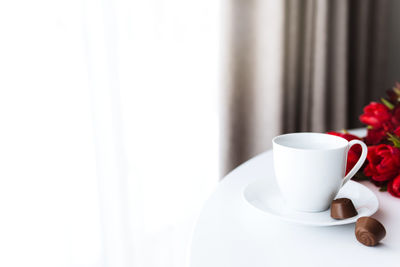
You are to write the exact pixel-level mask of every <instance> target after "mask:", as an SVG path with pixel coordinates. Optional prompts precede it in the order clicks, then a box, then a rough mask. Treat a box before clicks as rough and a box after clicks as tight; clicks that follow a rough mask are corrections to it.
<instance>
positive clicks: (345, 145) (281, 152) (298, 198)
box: [272, 133, 368, 212]
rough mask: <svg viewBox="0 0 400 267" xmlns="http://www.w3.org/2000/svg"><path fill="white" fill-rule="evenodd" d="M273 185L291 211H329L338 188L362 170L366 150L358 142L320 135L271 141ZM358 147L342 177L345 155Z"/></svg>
mask: <svg viewBox="0 0 400 267" xmlns="http://www.w3.org/2000/svg"><path fill="white" fill-rule="evenodd" d="M272 144H273V156H274V169H275V176H276V181H277V183H278V186H279V189H280V191H281V193H282V196H283V198H284V199H285V201H286V202H287V204H288V206H289V207H291V208H292V209H295V210H298V211H304V212H319V211H324V210H326V209H328V208H329V205H330V203H331V202H332V200H333V199H334V198H335V196H336V195H337V193H338V192H339V190H340V188H341V187H342V186H343V185H344V184H345V183H347V182H348V181H349V180H350V179H351V178H352V177H353V176H354V174H356V173H357V171H358V170H359V169H360V168H361V166H362V164H363V163H364V161H365V158H366V157H367V151H368V149H367V146H366V145H365V144H364V143H363V142H361V141H360V140H352V141H350V142H348V141H347V140H346V139H344V138H341V137H338V136H334V135H329V134H323V133H291V134H284V135H280V136H277V137H275V138H274V139H273V140H272ZM356 144H358V145H361V147H362V153H361V157H360V158H359V160H358V162H357V163H356V165H355V166H354V167H353V169H351V170H350V171H349V173H348V174H347V175H346V177H345V171H346V161H347V153H348V151H349V149H350V147H352V146H353V145H356Z"/></svg>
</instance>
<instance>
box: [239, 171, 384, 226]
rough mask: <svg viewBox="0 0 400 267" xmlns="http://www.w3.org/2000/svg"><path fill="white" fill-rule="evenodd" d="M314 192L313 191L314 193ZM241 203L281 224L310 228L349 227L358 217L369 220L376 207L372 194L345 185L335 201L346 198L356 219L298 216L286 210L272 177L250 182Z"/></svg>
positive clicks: (324, 214)
mask: <svg viewBox="0 0 400 267" xmlns="http://www.w3.org/2000/svg"><path fill="white" fill-rule="evenodd" d="M316 190H317V189H316ZM243 196H244V199H245V200H246V201H247V202H248V203H249V204H250V205H251V206H253V207H255V208H256V209H258V210H259V211H262V212H265V213H268V214H270V215H273V216H277V217H279V218H281V219H283V220H286V221H290V222H294V223H299V224H305V225H313V226H333V225H341V224H349V223H354V222H356V221H357V219H358V218H359V217H363V216H371V215H372V214H374V213H375V212H376V211H377V210H378V207H379V202H378V199H377V198H376V196H375V194H374V193H373V192H372V191H371V190H369V189H368V188H367V187H365V186H363V185H362V184H360V183H357V182H354V181H349V182H348V183H347V184H346V185H345V186H343V188H342V189H341V190H340V191H339V193H338V195H337V197H336V198H341V197H345V198H349V199H351V200H352V201H353V204H354V206H355V208H356V209H357V212H358V215H357V216H354V217H352V218H348V219H344V220H335V219H333V218H332V217H331V216H330V210H329V209H328V210H326V211H323V212H299V211H295V210H292V209H290V208H289V207H287V206H286V204H285V202H284V200H283V199H282V196H281V194H280V192H279V189H278V187H277V184H276V183H275V177H274V176H270V177H266V178H265V179H263V180H258V181H256V182H253V183H251V184H249V185H247V187H246V188H245V189H244V191H243Z"/></svg>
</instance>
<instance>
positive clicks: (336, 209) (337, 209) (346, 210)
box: [331, 198, 358, 220]
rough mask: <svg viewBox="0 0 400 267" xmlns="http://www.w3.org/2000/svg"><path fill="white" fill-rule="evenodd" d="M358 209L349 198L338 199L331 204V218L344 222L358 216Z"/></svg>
mask: <svg viewBox="0 0 400 267" xmlns="http://www.w3.org/2000/svg"><path fill="white" fill-rule="evenodd" d="M357 214H358V213H357V211H356V208H355V207H354V205H353V202H351V200H350V199H348V198H338V199H335V200H333V201H332V203H331V217H332V218H334V219H336V220H343V219H347V218H350V217H354V216H356V215H357Z"/></svg>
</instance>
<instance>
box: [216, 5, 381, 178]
mask: <svg viewBox="0 0 400 267" xmlns="http://www.w3.org/2000/svg"><path fill="white" fill-rule="evenodd" d="M276 1H277V3H278V1H279V0H276ZM281 2H282V3H283V4H282V6H275V7H276V8H277V11H279V12H281V14H280V15H281V16H280V18H281V25H282V26H281V28H279V29H280V35H279V36H276V38H281V46H280V47H279V49H277V51H276V53H277V54H279V60H277V59H276V58H274V60H275V61H274V64H275V65H276V68H278V70H279V75H277V74H276V73H275V74H274V75H272V76H271V75H270V74H271V73H270V71H268V69H271V68H273V67H271V66H274V65H271V64H270V65H268V67H265V66H264V67H263V64H262V62H265V61H268V60H269V59H268V57H266V56H265V55H268V53H264V51H263V50H268V49H269V48H268V45H269V44H268V42H267V41H266V40H267V38H266V37H265V36H264V35H266V34H267V33H265V32H264V31H263V26H266V25H268V23H269V22H268V21H267V19H264V20H262V18H263V16H264V15H265V13H266V12H268V11H267V10H266V11H265V12H263V10H264V9H266V8H271V7H268V6H266V5H265V4H263V3H264V1H263V0H247V1H246V0H230V2H229V3H230V35H229V38H228V54H227V59H228V61H227V62H226V67H227V68H226V70H227V76H226V83H225V87H224V90H223V93H222V95H221V96H222V107H223V109H222V117H221V144H222V147H221V156H222V158H221V160H222V168H221V171H222V175H224V174H226V173H227V172H228V171H230V170H231V169H233V168H234V167H236V166H237V165H238V164H240V163H242V162H244V161H246V160H247V159H249V158H250V157H252V156H254V155H256V154H258V153H260V152H262V151H264V150H266V149H268V148H270V147H271V143H270V141H271V138H272V137H273V136H275V135H277V134H280V133H286V132H297V131H316V132H324V131H327V130H340V129H344V128H353V127H358V126H360V123H359V122H358V116H359V115H360V114H361V112H362V108H363V106H364V105H366V104H367V103H368V102H369V101H371V100H373V99H379V97H380V96H382V94H383V93H384V91H385V90H386V88H385V87H384V86H385V75H386V67H387V57H388V53H387V50H388V49H387V39H388V30H387V28H388V13H389V2H388V0H382V1H374V0H335V1H331V0H285V1H281ZM260 22H262V23H261V24H262V25H260ZM270 26H271V25H270ZM272 26H274V25H272ZM275 26H276V27H279V25H275ZM265 28H266V29H268V27H265ZM267 31H270V30H267ZM275 70H276V69H275ZM278 76H279V77H278ZM264 80H265V81H264ZM278 80H279V82H278ZM273 81H275V82H273Z"/></svg>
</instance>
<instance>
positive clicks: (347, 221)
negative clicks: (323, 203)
mask: <svg viewBox="0 0 400 267" xmlns="http://www.w3.org/2000/svg"><path fill="white" fill-rule="evenodd" d="M260 182H262V179H257V180H255V181H252V182H251V183H248V184H247V185H246V186H245V187H244V189H243V190H242V198H243V200H244V202H246V203H247V205H250V206H251V207H252V208H253V209H256V210H257V211H258V212H261V213H263V214H268V215H270V216H273V217H275V218H279V219H281V220H283V221H286V222H291V223H296V224H301V225H307V226H322V227H327V226H338V225H346V224H352V223H355V222H356V221H357V220H358V219H359V218H360V217H364V216H371V215H373V214H375V213H376V212H377V211H378V209H379V200H378V197H377V196H376V195H375V193H374V192H372V190H371V189H369V188H368V187H366V186H365V185H363V184H361V183H359V182H356V181H352V180H350V181H349V182H348V183H349V184H355V185H356V186H360V187H364V189H367V190H368V191H369V193H370V194H371V195H372V196H373V200H374V202H375V203H376V205H375V207H374V208H372V209H371V211H370V212H368V214H366V215H363V216H359V215H356V216H354V217H351V218H347V219H344V220H337V221H330V222H325V223H322V222H310V221H304V220H301V219H293V218H290V217H286V216H282V215H279V214H276V213H273V212H268V211H266V210H263V209H260V208H258V207H257V206H255V205H254V204H253V203H251V201H249V200H248V199H247V197H246V190H247V189H248V188H249V187H250V186H251V185H253V184H257V183H260ZM296 212H299V213H304V214H308V212H301V211H296ZM321 212H326V210H325V211H321ZM313 213H319V212H313Z"/></svg>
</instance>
